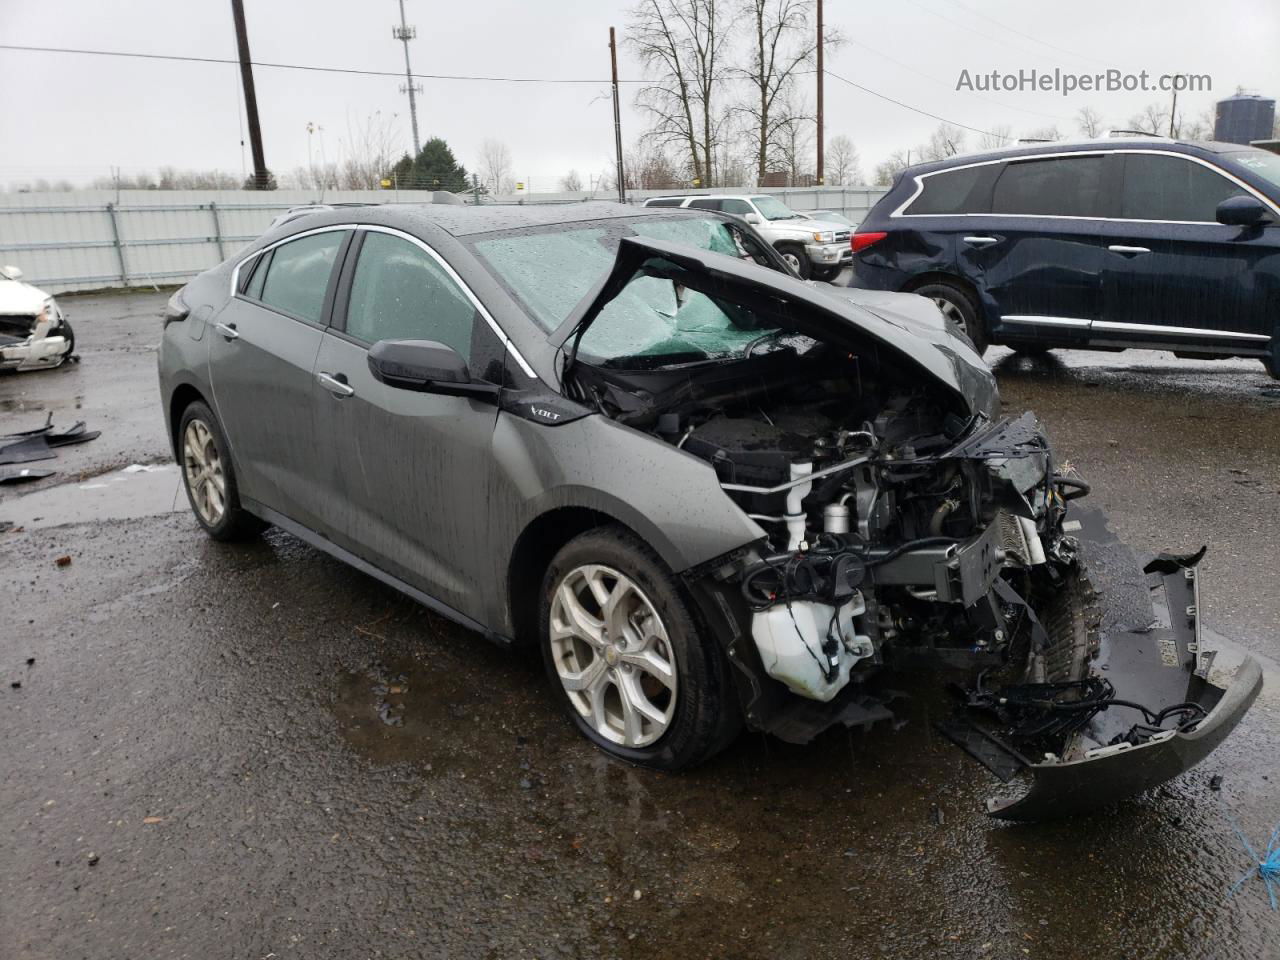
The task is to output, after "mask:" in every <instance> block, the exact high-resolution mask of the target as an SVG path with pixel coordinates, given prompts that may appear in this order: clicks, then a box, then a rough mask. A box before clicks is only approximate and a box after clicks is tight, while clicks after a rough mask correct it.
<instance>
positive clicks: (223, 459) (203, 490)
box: [178, 401, 267, 540]
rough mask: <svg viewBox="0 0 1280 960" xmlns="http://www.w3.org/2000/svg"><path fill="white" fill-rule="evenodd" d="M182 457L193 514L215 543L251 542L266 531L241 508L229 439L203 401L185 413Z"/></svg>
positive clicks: (181, 427)
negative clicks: (227, 541)
mask: <svg viewBox="0 0 1280 960" xmlns="http://www.w3.org/2000/svg"><path fill="white" fill-rule="evenodd" d="M178 455H179V457H180V458H181V460H180V463H179V465H180V466H181V467H182V485H183V486H184V487H185V488H186V491H187V500H188V502H190V504H191V512H192V513H194V514H195V515H196V520H197V521H198V522H199V524H200V526H202V527H204V530H205V533H207V534H209V536H211V537H212V538H213V539H214V540H247V539H249V538H251V537H255V536H257V535H258V534H260V533H261V532H262V531H263V530H265V529H266V527H267V525H266V524H265V523H263V522H262V521H261V520H259V519H258V518H257V517H255V516H254V515H253V514H251V513H249V512H248V511H246V510H245V509H244V508H243V507H241V506H240V492H239V489H238V487H237V486H236V473H235V468H234V467H233V466H232V465H231V455H230V449H229V447H228V446H227V438H226V437H225V436H224V435H223V433H222V427H221V425H220V424H219V423H218V418H217V417H215V416H214V415H213V411H212V410H210V409H209V408H208V407H207V406H206V405H205V404H203V403H201V402H199V401H196V402H194V403H192V404H191V405H190V406H188V407H187V408H186V410H184V411H183V412H182V420H181V421H180V422H179V426H178Z"/></svg>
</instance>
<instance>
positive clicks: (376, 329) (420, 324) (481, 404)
mask: <svg viewBox="0 0 1280 960" xmlns="http://www.w3.org/2000/svg"><path fill="white" fill-rule="evenodd" d="M337 300H338V303H337V308H336V309H335V316H334V326H333V328H331V329H330V330H329V331H328V332H327V333H325V334H324V336H323V340H322V343H321V346H320V351H319V356H318V358H317V360H316V365H315V374H316V431H317V436H316V446H317V453H318V455H319V456H320V457H321V458H322V463H321V464H320V465H319V469H318V471H317V473H318V475H319V477H320V480H321V482H322V483H323V485H324V486H325V488H326V490H327V491H328V494H329V495H328V496H327V498H326V501H325V505H324V524H325V529H324V532H325V533H326V534H327V535H328V536H330V537H331V538H332V539H333V540H334V542H335V543H338V544H339V545H340V546H342V547H344V548H346V549H347V550H350V551H351V552H352V553H355V554H356V555H357V556H359V557H362V558H363V559H365V560H367V561H368V562H370V563H372V564H374V565H375V566H377V567H379V568H380V569H382V570H384V571H386V572H387V573H390V574H392V575H393V576H396V577H398V578H399V579H401V580H404V581H405V582H407V583H409V584H411V585H412V586H414V587H417V588H418V589H420V590H422V591H424V592H426V593H428V594H430V595H431V596H433V597H435V598H437V599H439V600H441V601H443V602H444V603H446V604H448V605H449V606H451V607H453V608H454V609H455V610H458V611H461V612H462V613H464V614H467V615H469V616H472V617H475V618H477V619H479V618H480V615H481V612H482V610H483V609H484V605H483V603H482V602H481V598H482V597H483V595H484V593H485V592H486V591H492V590H494V589H496V588H497V586H495V585H494V584H493V583H491V582H490V576H489V574H488V573H487V571H491V570H492V568H493V561H492V558H491V557H490V555H489V549H490V546H489V512H490V511H489V507H488V503H489V497H490V495H491V493H492V490H491V484H490V479H491V475H492V471H493V469H494V465H493V453H492V440H493V431H494V426H495V424H496V422H497V416H498V408H497V406H496V405H495V404H494V403H492V402H486V401H484V400H476V399H472V398H463V397H449V396H442V395H439V394H431V393H417V392H413V391H409V390H401V389H396V388H393V387H388V386H386V385H385V384H383V383H381V382H380V381H378V380H376V379H375V378H374V376H373V374H372V373H370V371H369V362H368V350H369V347H371V346H372V345H373V344H374V343H376V342H378V341H379V340H435V341H438V342H440V343H444V344H446V345H448V346H450V347H452V348H453V349H454V350H456V351H457V352H458V353H459V354H460V355H461V356H462V357H463V359H465V360H466V361H467V365H468V367H469V368H470V371H471V376H472V378H473V379H487V380H490V381H491V382H494V383H501V381H502V366H503V362H504V349H503V346H502V342H501V341H500V340H499V339H498V337H497V336H496V335H495V334H494V332H493V330H492V329H491V328H490V326H489V322H490V321H488V320H487V318H486V317H485V316H484V315H482V312H481V308H480V306H479V301H477V300H475V299H474V297H473V296H472V295H471V293H470V291H469V290H467V288H466V287H465V286H464V285H463V283H462V281H461V280H460V279H459V278H458V277H457V275H456V274H455V273H454V272H453V271H452V269H451V268H450V267H449V266H448V264H447V263H446V262H445V261H444V259H443V258H441V257H440V256H439V255H438V254H436V253H435V252H434V251H433V250H431V248H430V247H429V246H428V245H427V244H425V243H423V242H422V241H421V240H419V239H417V238H415V237H410V236H409V235H407V234H401V233H399V232H397V231H392V230H389V229H387V228H382V227H364V228H361V229H360V231H359V234H358V239H357V241H356V243H355V244H354V246H353V251H352V255H351V256H350V257H348V264H347V266H346V268H345V269H344V270H343V277H342V282H341V286H340V293H339V294H338V298H337ZM498 586H500V585H498Z"/></svg>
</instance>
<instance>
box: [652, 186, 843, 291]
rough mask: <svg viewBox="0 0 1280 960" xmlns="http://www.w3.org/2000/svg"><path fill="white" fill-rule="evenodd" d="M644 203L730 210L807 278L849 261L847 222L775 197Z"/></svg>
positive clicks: (824, 276) (830, 273) (829, 274)
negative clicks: (812, 213)
mask: <svg viewBox="0 0 1280 960" xmlns="http://www.w3.org/2000/svg"><path fill="white" fill-rule="evenodd" d="M644 205H645V206H646V207H685V208H690V209H693V210H720V211H721V212H723V213H732V214H735V215H736V216H739V217H742V219H743V220H745V221H747V223H749V224H751V225H752V226H753V227H755V229H756V232H757V233H758V234H760V236H762V237H764V238H765V239H766V240H768V241H769V242H770V243H771V244H773V246H774V247H775V248H776V249H777V251H778V252H779V253H780V254H782V257H783V259H784V260H786V261H787V262H788V263H789V264H791V266H792V267H793V268H794V269H795V271H796V273H798V274H800V276H801V277H802V278H804V279H805V280H808V279H810V278H812V279H814V280H831V279H834V278H835V276H836V274H838V273H839V272H840V268H841V267H844V266H848V265H849V264H851V263H852V262H853V248H852V247H851V246H850V245H849V232H850V230H849V226H848V225H847V224H843V223H835V222H830V223H829V222H827V221H824V220H820V219H818V220H814V219H810V218H808V217H806V216H803V215H801V214H799V213H796V212H795V211H794V210H792V209H791V208H790V207H788V206H787V205H786V204H785V203H783V202H782V201H781V200H779V199H778V198H777V197H770V196H765V195H758V196H751V195H747V194H742V195H737V194H734V195H729V194H712V195H705V194H703V195H699V196H695V197H650V198H649V199H648V200H646V201H645V202H644Z"/></svg>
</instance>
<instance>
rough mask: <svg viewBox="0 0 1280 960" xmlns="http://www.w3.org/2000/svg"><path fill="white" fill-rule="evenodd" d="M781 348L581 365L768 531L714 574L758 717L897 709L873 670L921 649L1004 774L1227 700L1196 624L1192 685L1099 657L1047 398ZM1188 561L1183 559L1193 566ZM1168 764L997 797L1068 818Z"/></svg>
mask: <svg viewBox="0 0 1280 960" xmlns="http://www.w3.org/2000/svg"><path fill="white" fill-rule="evenodd" d="M769 347H770V349H768V350H766V351H765V352H763V353H759V354H754V355H751V356H748V357H746V358H744V359H742V360H740V361H738V362H730V363H725V364H723V365H721V366H720V367H719V368H718V369H715V370H713V371H710V372H707V373H705V374H703V375H701V376H699V377H697V378H692V377H690V376H689V371H688V370H687V369H676V370H671V369H657V370H641V371H634V370H627V371H624V370H616V369H602V368H599V367H596V368H589V369H583V368H580V370H579V376H580V377H581V378H582V380H581V382H582V383H583V385H584V387H585V389H587V390H590V391H592V393H593V394H594V396H595V398H596V401H597V403H598V405H600V406H601V407H602V408H603V409H605V410H606V411H607V412H608V413H609V414H610V415H611V416H613V417H615V418H616V419H619V420H622V421H624V422H628V423H630V424H632V425H634V426H637V427H639V428H641V429H645V430H647V431H649V432H650V433H652V434H653V435H655V436H657V437H659V438H661V439H662V440H664V441H665V442H667V443H670V444H672V445H674V446H676V447H678V448H679V449H681V450H682V451H684V452H686V453H688V454H690V455H692V456H695V457H698V458H699V459H701V460H704V461H706V462H707V463H708V464H710V465H711V466H712V467H713V468H714V470H715V471H716V475H717V478H718V479H719V482H720V485H721V487H722V489H723V490H724V491H725V493H726V494H727V495H728V496H729V497H730V498H731V499H732V500H733V501H734V502H735V503H736V504H738V506H739V507H740V508H741V509H742V510H743V511H744V512H745V513H746V514H747V515H748V516H750V517H751V518H752V519H753V520H755V521H756V522H757V523H758V524H759V525H760V527H761V529H762V530H764V532H765V537H764V538H763V539H762V540H761V541H760V542H759V543H758V544H757V545H756V546H755V547H754V548H753V549H751V550H749V551H745V552H744V553H743V555H741V556H739V557H736V558H734V560H733V562H731V563H726V564H725V565H723V566H721V567H720V568H719V569H718V570H715V571H708V572H704V573H705V574H706V575H705V581H706V582H714V583H715V584H716V589H718V590H719V591H720V592H721V594H722V596H726V597H730V598H731V599H726V600H723V601H722V605H729V604H731V605H732V606H733V607H734V609H735V611H736V616H737V617H738V621H739V623H740V624H743V625H744V627H745V629H744V630H743V632H744V633H745V634H746V635H747V636H749V638H750V640H751V648H750V650H751V654H752V655H751V656H747V655H746V654H745V653H744V650H743V646H742V645H739V644H732V643H731V644H730V651H731V653H733V652H736V654H737V657H738V660H739V665H740V667H741V668H742V669H743V671H744V673H750V672H756V673H759V672H762V673H763V674H764V675H765V676H767V677H768V678H769V680H770V681H772V682H773V683H772V684H766V683H757V684H755V686H754V687H753V689H752V692H751V693H750V694H748V695H747V696H746V697H745V698H744V699H745V701H746V706H747V708H748V709H747V712H748V716H749V718H752V720H754V722H755V723H756V724H757V725H758V726H760V727H761V728H762V729H765V730H767V731H768V732H771V733H774V734H776V735H778V736H780V737H782V738H783V739H789V740H794V741H798V742H804V741H807V740H809V739H811V738H812V737H813V736H815V735H816V734H817V733H818V732H820V731H821V730H822V729H825V728H826V727H827V726H831V725H835V724H837V723H843V724H845V725H846V726H851V725H862V726H869V725H870V724H871V723H872V722H874V721H876V720H892V719H893V712H892V710H891V709H890V708H889V701H890V699H891V697H886V696H884V695H883V694H882V693H880V692H879V691H878V689H877V686H876V684H875V683H872V682H870V681H872V679H873V678H874V677H875V676H876V675H877V673H879V672H881V671H882V670H883V669H884V668H886V667H895V666H897V667H899V668H901V666H902V665H903V664H909V663H923V664H925V665H926V666H928V667H930V668H943V669H948V670H951V671H958V673H959V675H960V676H962V677H963V678H964V680H963V681H962V682H958V683H956V684H954V688H955V690H956V691H957V694H958V696H957V703H956V712H955V716H953V717H952V718H951V719H949V720H948V721H946V722H944V723H943V724H940V727H941V730H942V732H943V733H944V734H945V735H946V736H948V737H949V738H950V739H952V740H953V741H954V742H955V743H957V744H958V745H959V746H961V747H962V748H963V749H965V750H966V751H967V752H968V753H970V754H971V755H972V756H973V757H974V758H975V759H977V760H979V761H980V762H981V763H983V764H984V765H985V766H987V768H988V769H989V770H991V772H992V773H994V774H996V775H997V776H998V777H1000V778H1001V779H1002V780H1005V781H1009V780H1011V779H1013V777H1014V776H1016V775H1017V774H1020V773H1023V772H1026V771H1030V772H1031V774H1032V775H1033V777H1039V778H1041V779H1043V777H1044V776H1046V774H1045V771H1049V773H1048V774H1047V775H1048V776H1050V777H1052V776H1054V775H1056V774H1060V773H1061V771H1063V770H1068V771H1070V770H1072V769H1073V767H1074V766H1075V765H1078V764H1080V763H1081V762H1083V761H1092V760H1095V759H1099V758H1103V757H1106V756H1110V755H1113V754H1118V753H1119V752H1121V751H1125V750H1129V749H1131V748H1135V747H1142V746H1146V745H1151V746H1156V745H1160V744H1165V743H1170V742H1171V740H1170V738H1172V737H1174V736H1175V735H1181V736H1182V737H1185V738H1191V737H1194V736H1195V734H1196V731H1197V729H1198V727H1200V725H1201V724H1203V723H1204V722H1205V720H1206V718H1207V717H1208V716H1209V713H1210V711H1211V710H1212V709H1213V707H1214V706H1215V704H1216V703H1217V702H1218V698H1219V697H1220V695H1221V691H1220V690H1219V689H1218V688H1216V687H1210V686H1209V685H1207V684H1206V683H1204V671H1203V670H1201V672H1200V675H1199V679H1195V678H1194V677H1193V676H1191V675H1192V674H1193V673H1194V671H1195V670H1197V669H1199V668H1200V666H1201V665H1200V663H1199V654H1198V653H1197V652H1196V651H1197V650H1198V643H1197V642H1196V638H1195V637H1191V636H1188V637H1186V638H1184V639H1185V643H1184V646H1185V648H1186V649H1185V651H1184V652H1185V655H1186V657H1189V658H1190V659H1189V660H1188V661H1187V664H1186V666H1187V670H1186V672H1187V674H1188V678H1189V679H1193V680H1194V682H1195V683H1196V684H1198V688H1197V692H1195V693H1188V692H1187V691H1186V690H1185V689H1171V690H1164V689H1159V690H1158V695H1159V696H1162V697H1164V699H1151V696H1153V695H1155V694H1154V693H1153V692H1152V690H1150V689H1149V690H1147V692H1145V693H1144V694H1143V695H1142V696H1143V697H1144V699H1143V700H1142V701H1141V702H1139V701H1137V700H1134V699H1130V698H1131V697H1133V696H1135V694H1134V693H1133V692H1132V690H1133V688H1128V689H1118V687H1117V685H1116V683H1115V682H1113V681H1114V680H1116V679H1117V678H1116V677H1115V676H1114V675H1113V676H1112V677H1111V678H1108V677H1107V676H1106V675H1105V674H1103V673H1100V672H1099V671H1097V670H1096V669H1091V665H1092V664H1093V661H1094V660H1095V658H1096V657H1097V655H1098V651H1099V632H1098V621H1099V616H1098V612H1097V604H1096V598H1095V596H1094V592H1093V588H1092V585H1091V584H1090V583H1089V580H1088V578H1087V576H1086V574H1085V572H1084V568H1083V565H1082V564H1081V562H1080V557H1079V549H1078V548H1079V541H1078V537H1077V535H1076V534H1078V531H1079V527H1080V524H1079V523H1078V522H1077V521H1069V520H1068V519H1067V515H1068V510H1069V504H1070V503H1071V501H1073V500H1076V499H1078V498H1080V497H1082V496H1084V495H1085V494H1087V493H1088V491H1089V487H1088V485H1087V484H1086V483H1085V482H1084V481H1083V480H1081V479H1079V478H1077V477H1075V476H1070V475H1065V474H1063V473H1061V472H1059V470H1058V467H1057V465H1056V463H1055V461H1054V457H1053V453H1052V450H1051V449H1050V446H1049V444H1048V441H1047V440H1046V438H1045V435H1044V432H1043V430H1042V428H1041V425H1040V424H1039V422H1038V421H1037V420H1036V418H1035V417H1034V415H1033V414H1031V413H1026V414H1023V415H1022V416H1020V417H1016V418H1011V419H997V420H994V421H992V420H990V419H988V418H987V417H986V416H984V415H982V414H979V413H973V414H967V415H966V414H965V413H962V412H957V409H956V408H957V404H955V402H954V400H953V399H952V397H950V396H949V395H948V394H946V393H945V392H942V391H938V390H936V389H933V388H932V387H931V385H930V384H928V383H927V382H924V383H921V382H920V380H919V378H914V377H912V376H910V374H909V372H908V371H905V370H902V369H899V368H895V367H894V366H893V365H892V364H891V363H886V362H885V361H884V358H878V359H877V360H876V361H875V362H873V363H864V362H861V358H860V357H858V356H857V355H856V354H853V353H851V352H849V351H848V350H847V349H842V348H835V347H831V346H828V345H825V344H823V343H820V342H818V341H815V340H813V339H810V338H808V337H804V336H798V335H790V336H781V337H777V338H774V339H773V340H771V341H769ZM913 381H914V382H913ZM908 384H910V385H908ZM1194 560H1198V557H1197V558H1193V560H1192V562H1189V563H1187V564H1186V566H1185V568H1184V567H1179V568H1178V572H1179V574H1181V573H1182V572H1183V570H1184V569H1185V571H1186V573H1187V575H1188V578H1187V581H1186V582H1191V581H1190V577H1191V576H1193V574H1194V569H1193V568H1194ZM1103 669H1106V667H1105V666H1104V667H1103ZM1138 684H1139V686H1141V685H1142V681H1138ZM779 686H780V687H781V688H784V689H785V691H786V692H787V693H788V694H790V695H791V696H790V701H789V702H788V701H786V700H785V699H779V698H778V697H777V696H776V690H777V689H778V687H779ZM771 691H772V692H771ZM1254 692H1255V693H1256V690H1255V691H1254ZM797 698H799V699H797ZM1249 699H1252V697H1250V698H1249ZM1246 706H1247V704H1246ZM1228 728H1229V727H1228ZM1102 731H1105V733H1104V732H1102ZM1206 752H1207V751H1206ZM1191 762H1194V760H1192V761H1191ZM1188 765H1189V764H1188ZM1161 767H1162V765H1161V764H1160V763H1159V762H1157V763H1155V764H1147V765H1146V766H1145V767H1143V768H1139V767H1138V766H1132V765H1131V766H1127V767H1123V768H1122V770H1121V773H1120V775H1119V776H1118V777H1114V778H1113V780H1114V782H1113V783H1112V785H1111V789H1110V790H1100V791H1099V790H1096V789H1094V788H1093V787H1092V786H1090V787H1089V788H1088V789H1087V791H1086V792H1085V793H1083V794H1082V793H1081V788H1080V783H1081V781H1080V777H1083V778H1084V781H1089V780H1091V778H1090V777H1089V775H1088V774H1087V773H1086V774H1074V776H1075V777H1076V779H1074V780H1070V781H1069V783H1068V787H1067V788H1056V787H1055V788H1048V787H1044V786H1043V785H1042V783H1040V782H1039V781H1038V782H1037V783H1036V786H1035V787H1033V789H1032V790H1031V791H1030V793H1028V795H1027V797H1026V798H1024V799H1023V800H1022V801H995V800H993V801H991V803H990V805H989V808H990V812H991V813H992V814H993V815H996V816H1002V817H1007V818H1010V819H1036V818H1039V817H1043V816H1052V815H1057V814H1060V813H1066V812H1073V811H1074V810H1076V809H1080V808H1083V807H1088V806H1091V805H1096V803H1098V802H1102V800H1103V799H1110V798H1114V797H1118V796H1124V795H1127V794H1128V793H1132V792H1136V791H1137V790H1140V789H1142V788H1144V787H1145V786H1149V785H1151V784H1152V783H1154V782H1159V781H1160V779H1164V778H1167V776H1168V775H1170V774H1169V773H1168V772H1167V770H1166V772H1165V773H1164V774H1163V775H1160V776H1157V775H1156V774H1154V773H1153V772H1152V771H1154V770H1156V769H1157V768H1161ZM1153 777H1155V779H1152V778H1153ZM1046 794H1047V799H1046V796H1045V795H1046Z"/></svg>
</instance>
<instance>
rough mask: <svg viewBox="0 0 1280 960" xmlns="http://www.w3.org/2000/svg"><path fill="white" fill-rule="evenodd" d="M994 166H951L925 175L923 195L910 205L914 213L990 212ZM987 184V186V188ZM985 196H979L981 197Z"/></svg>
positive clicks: (917, 214)
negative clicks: (954, 167) (957, 167)
mask: <svg viewBox="0 0 1280 960" xmlns="http://www.w3.org/2000/svg"><path fill="white" fill-rule="evenodd" d="M990 176H991V166H990V165H987V166H980V167H964V168H962V169H959V170H947V171H944V172H942V173H935V174H931V175H930V176H927V177H924V178H923V184H924V186H923V188H922V189H921V191H920V196H918V197H916V199H915V202H913V203H912V204H911V206H910V207H908V208H907V210H906V212H907V213H909V214H912V215H913V216H929V215H933V216H941V215H945V214H952V213H986V207H987V204H986V202H985V197H989V196H990V195H991V180H990ZM984 187H985V189H983V188H984ZM980 196H981V197H983V199H981V200H980V199H979V197H980Z"/></svg>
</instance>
